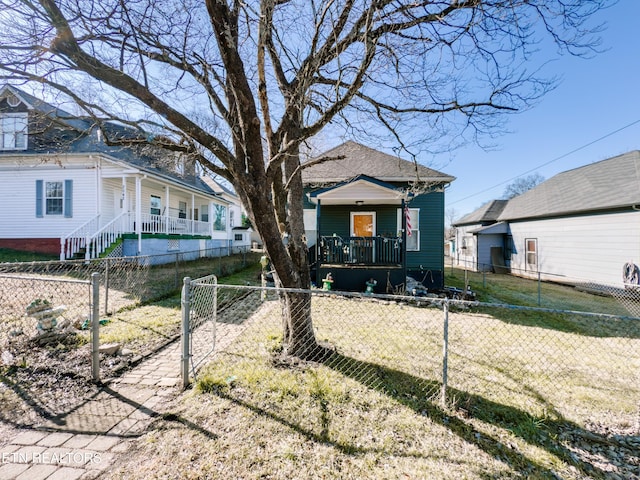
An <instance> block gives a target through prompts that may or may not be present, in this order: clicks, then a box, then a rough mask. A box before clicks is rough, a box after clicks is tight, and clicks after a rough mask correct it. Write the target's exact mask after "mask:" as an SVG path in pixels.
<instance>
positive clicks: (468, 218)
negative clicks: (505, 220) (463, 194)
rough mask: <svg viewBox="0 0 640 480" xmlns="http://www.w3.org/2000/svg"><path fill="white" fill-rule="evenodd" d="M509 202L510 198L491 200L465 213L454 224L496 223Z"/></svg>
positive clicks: (455, 225)
mask: <svg viewBox="0 0 640 480" xmlns="http://www.w3.org/2000/svg"><path fill="white" fill-rule="evenodd" d="M507 202H508V200H491V201H490V202H487V203H485V204H484V205H482V206H481V207H480V208H478V209H476V210H474V211H473V212H471V213H469V214H467V215H465V216H464V217H462V218H460V219H459V220H456V221H455V222H453V224H452V225H453V226H454V227H459V226H462V225H473V224H475V223H479V224H481V225H488V224H491V223H495V222H496V221H497V220H498V217H499V216H500V214H501V213H502V210H503V209H504V207H505V206H506V205H507Z"/></svg>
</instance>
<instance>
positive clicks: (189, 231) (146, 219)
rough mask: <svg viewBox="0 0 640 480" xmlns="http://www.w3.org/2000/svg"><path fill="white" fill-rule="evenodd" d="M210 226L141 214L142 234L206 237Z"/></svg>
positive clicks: (186, 220)
mask: <svg viewBox="0 0 640 480" xmlns="http://www.w3.org/2000/svg"><path fill="white" fill-rule="evenodd" d="M210 229H211V224H210V223H208V222H200V221H198V220H189V219H186V218H179V217H166V216H164V215H152V214H150V213H143V214H142V233H164V234H177V235H208V234H209V233H210Z"/></svg>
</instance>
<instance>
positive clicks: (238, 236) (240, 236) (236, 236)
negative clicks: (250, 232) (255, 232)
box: [234, 233, 243, 242]
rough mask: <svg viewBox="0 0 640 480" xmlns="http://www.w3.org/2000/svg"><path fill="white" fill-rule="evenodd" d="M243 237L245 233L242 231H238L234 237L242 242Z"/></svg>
mask: <svg viewBox="0 0 640 480" xmlns="http://www.w3.org/2000/svg"><path fill="white" fill-rule="evenodd" d="M242 237H243V235H242V234H241V233H236V234H235V236H234V239H235V240H236V242H241V241H242Z"/></svg>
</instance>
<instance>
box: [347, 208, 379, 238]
mask: <svg viewBox="0 0 640 480" xmlns="http://www.w3.org/2000/svg"><path fill="white" fill-rule="evenodd" d="M375 234H376V214H375V213H374V212H357V213H356V212H353V213H351V236H352V237H373V236H375Z"/></svg>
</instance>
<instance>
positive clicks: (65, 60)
mask: <svg viewBox="0 0 640 480" xmlns="http://www.w3.org/2000/svg"><path fill="white" fill-rule="evenodd" d="M608 2H609V0H583V1H580V2H578V1H574V0H446V1H444V0H440V1H438V0H418V1H406V0H359V1H354V0H205V1H204V2H199V1H196V0H171V1H162V0H127V1H124V0H100V1H96V0H57V1H54V0H34V1H27V0H3V1H2V11H1V12H0V70H1V71H2V72H3V78H4V79H5V80H9V81H12V82H19V81H24V82H31V84H32V85H36V86H37V85H46V86H47V87H49V88H52V89H54V90H57V91H59V92H62V93H63V94H64V95H65V96H66V97H68V98H70V99H72V100H73V101H74V102H76V103H77V104H78V105H79V106H80V107H81V108H82V109H83V111H85V112H86V113H87V114H89V115H92V116H94V117H95V118H96V119H98V118H110V119H114V120H119V121H121V122H124V123H126V124H127V125H130V126H132V127H135V128H138V129H140V130H141V131H145V132H152V133H156V134H155V135H145V136H140V137H139V138H138V140H139V139H140V138H144V139H146V141H147V142H149V143H150V144H153V145H156V146H159V147H162V148H166V149H168V150H171V151H174V152H182V153H183V154H185V155H192V156H193V157H194V158H196V159H197V161H198V162H199V163H200V164H201V165H202V166H203V168H204V169H205V170H206V171H209V172H211V173H213V174H215V175H219V176H221V177H223V178H225V179H227V180H228V181H229V182H231V183H232V184H233V186H234V187H235V189H236V192H237V193H238V195H239V197H240V199H241V200H242V202H243V203H244V205H245V208H246V210H247V212H248V214H249V216H250V219H251V222H252V224H253V225H254V227H255V228H256V229H257V231H258V232H259V233H260V235H261V237H262V239H263V240H264V244H265V247H266V249H267V252H268V254H269V257H270V258H271V261H272V263H273V266H274V268H275V270H276V272H277V277H278V280H279V283H280V284H281V285H283V286H286V287H296V288H307V287H309V286H310V279H309V265H308V260H307V247H306V245H305V242H304V225H303V209H302V208H303V207H302V196H303V185H302V180H301V169H302V168H304V167H305V165H304V162H302V161H301V147H302V146H303V144H304V143H305V142H306V141H307V140H309V139H312V138H313V137H314V136H315V135H317V134H319V133H320V132H323V131H326V129H329V128H332V129H336V130H337V129H341V130H342V132H347V133H348V134H349V135H351V136H354V135H368V136H370V137H376V138H380V139H383V140H381V141H384V142H386V143H387V145H389V146H391V145H395V147H396V148H399V149H401V150H402V149H404V150H405V151H406V152H407V153H409V154H410V155H411V156H413V155H414V154H416V153H419V152H420V151H424V150H426V149H435V148H437V145H440V146H441V147H442V146H443V145H444V148H448V147H449V146H451V145H452V144H455V143H457V142H458V140H459V139H460V140H463V141H464V140H477V139H479V138H482V135H484V134H491V133H492V132H495V129H496V128H497V127H499V126H500V120H501V118H502V117H501V115H500V114H501V113H509V112H515V111H518V110H521V109H523V108H526V107H528V106H529V105H530V104H531V102H532V101H535V100H536V99H538V98H539V97H540V96H541V95H542V94H544V93H545V92H546V91H547V90H548V89H549V88H550V87H551V86H552V85H553V79H544V78H539V77H538V76H537V75H536V74H535V73H532V72H535V68H532V67H531V63H530V62H531V60H532V58H535V57H532V55H533V54H534V53H535V50H536V48H537V47H536V42H537V41H538V40H539V38H538V36H541V35H547V36H550V37H551V39H552V40H553V41H554V42H555V43H556V44H557V45H558V46H559V47H560V48H561V50H564V51H565V52H569V53H571V54H579V55H582V54H588V53H590V52H592V51H593V48H594V46H596V45H597V40H596V38H595V37H594V36H593V35H594V33H597V30H598V29H597V28H593V27H592V26H590V25H589V23H588V22H589V21H590V17H591V15H592V14H593V13H594V12H596V11H597V10H599V9H600V8H602V7H603V6H605V4H606V3H608ZM544 60H545V61H546V60H548V59H546V58H545V59H544ZM416 129H417V130H416ZM415 132H420V134H419V135H416V134H415ZM372 134H373V135H372ZM439 139H440V140H442V141H443V142H442V143H438V140H439ZM452 139H454V140H452ZM285 238H286V239H287V241H286V242H283V239H285ZM308 300H309V299H308V298H307V297H306V296H305V295H297V294H296V295H287V296H286V297H285V299H284V302H285V307H286V308H285V312H286V320H285V328H284V331H285V335H284V347H285V352H286V353H288V354H291V355H296V356H299V357H304V358H313V357H314V356H315V355H316V354H317V353H316V352H318V351H319V349H318V346H317V343H316V339H315V336H314V332H313V325H312V322H311V315H310V308H309V305H308Z"/></svg>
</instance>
